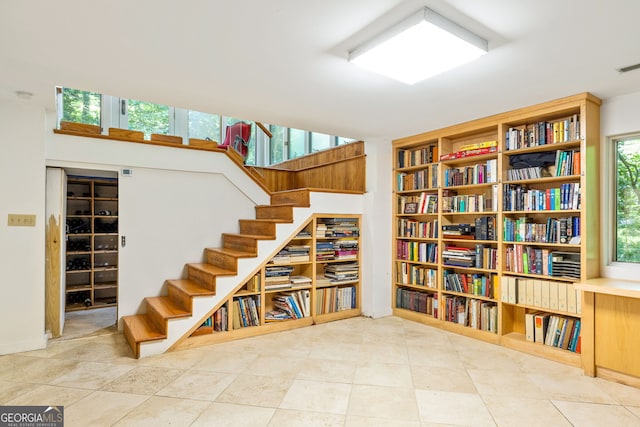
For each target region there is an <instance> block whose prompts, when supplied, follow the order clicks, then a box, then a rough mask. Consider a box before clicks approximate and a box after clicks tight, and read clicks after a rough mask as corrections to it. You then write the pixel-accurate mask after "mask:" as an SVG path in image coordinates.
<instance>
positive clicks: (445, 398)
mask: <svg viewBox="0 0 640 427" xmlns="http://www.w3.org/2000/svg"><path fill="white" fill-rule="evenodd" d="M415 393H416V401H417V403H418V410H419V411H420V419H421V420H422V421H423V422H430V423H441V424H454V425H466V426H495V422H494V421H493V418H492V417H491V414H490V413H489V411H488V410H487V407H486V406H485V404H484V402H483V401H482V399H481V398H480V396H478V395H477V394H471V393H457V392H451V391H432V390H416V391H415Z"/></svg>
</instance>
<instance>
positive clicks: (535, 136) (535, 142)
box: [505, 114, 580, 150]
mask: <svg viewBox="0 0 640 427" xmlns="http://www.w3.org/2000/svg"><path fill="white" fill-rule="evenodd" d="M505 138H506V139H505V142H506V144H505V148H506V149H507V150H519V149H522V148H529V147H537V146H539V145H547V144H555V143H558V142H567V141H576V140H579V139H580V115H579V114H574V115H572V116H571V117H566V118H564V119H560V120H556V121H541V122H537V123H532V124H528V125H521V126H513V127H510V128H509V129H508V130H507V131H506V135H505Z"/></svg>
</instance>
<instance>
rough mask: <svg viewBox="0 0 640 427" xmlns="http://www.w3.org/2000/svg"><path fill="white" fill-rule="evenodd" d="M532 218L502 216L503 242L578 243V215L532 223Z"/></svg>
mask: <svg viewBox="0 0 640 427" xmlns="http://www.w3.org/2000/svg"><path fill="white" fill-rule="evenodd" d="M533 221H534V220H533V218H529V217H521V218H517V219H512V218H504V227H503V234H504V241H505V242H535V243H570V244H579V243H580V217H579V216H570V217H564V218H547V221H546V223H534V222H533Z"/></svg>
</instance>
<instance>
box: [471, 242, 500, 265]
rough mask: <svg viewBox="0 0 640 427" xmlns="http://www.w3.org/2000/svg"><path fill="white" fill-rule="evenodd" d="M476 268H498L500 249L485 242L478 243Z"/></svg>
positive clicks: (476, 247)
mask: <svg viewBox="0 0 640 427" xmlns="http://www.w3.org/2000/svg"><path fill="white" fill-rule="evenodd" d="M475 249H476V265H475V267H476V268H484V269H487V270H495V269H497V268H498V249H497V248H493V247H490V246H486V245H484V244H480V243H478V244H476V246H475Z"/></svg>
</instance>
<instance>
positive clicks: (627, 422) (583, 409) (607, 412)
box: [552, 400, 640, 427]
mask: <svg viewBox="0 0 640 427" xmlns="http://www.w3.org/2000/svg"><path fill="white" fill-rule="evenodd" d="M552 403H553V404H554V405H555V406H556V407H557V408H558V409H559V410H560V412H562V414H563V415H564V416H565V417H566V418H567V419H568V420H569V422H571V423H572V424H573V425H574V426H580V427H591V426H593V427H601V426H616V427H632V426H633V427H637V426H638V425H640V418H638V417H637V416H635V415H634V414H633V413H632V412H631V411H629V410H628V409H627V408H625V407H624V406H618V405H603V404H598V403H584V402H567V401H561V400H553V401H552Z"/></svg>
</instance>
